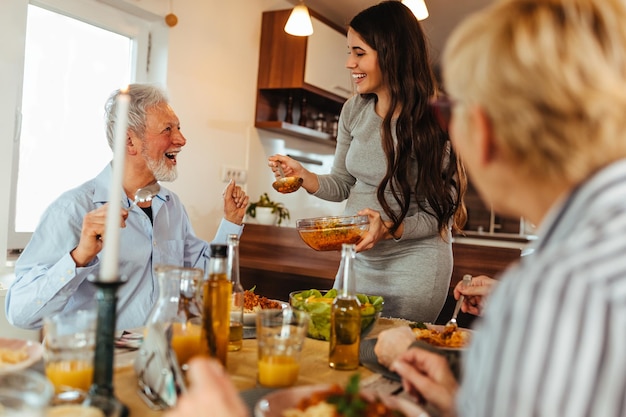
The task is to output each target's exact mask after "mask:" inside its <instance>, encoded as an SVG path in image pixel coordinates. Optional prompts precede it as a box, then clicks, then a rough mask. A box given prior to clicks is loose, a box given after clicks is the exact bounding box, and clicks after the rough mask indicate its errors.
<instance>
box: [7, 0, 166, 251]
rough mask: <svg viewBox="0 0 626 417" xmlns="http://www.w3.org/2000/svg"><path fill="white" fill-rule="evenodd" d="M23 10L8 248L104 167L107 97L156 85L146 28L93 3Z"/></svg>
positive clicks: (35, 0)
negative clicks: (133, 86)
mask: <svg viewBox="0 0 626 417" xmlns="http://www.w3.org/2000/svg"><path fill="white" fill-rule="evenodd" d="M27 8H28V10H27V21H26V27H25V29H24V33H25V46H24V67H23V79H22V80H20V81H21V85H22V89H21V94H18V98H17V102H16V104H15V107H16V109H17V111H16V115H17V117H16V119H17V122H16V134H15V138H16V139H18V142H16V143H14V145H13V160H12V162H13V164H12V174H11V201H10V207H9V219H8V225H9V227H8V233H7V234H8V236H7V248H8V249H21V248H23V247H24V246H25V245H26V243H27V242H28V240H29V239H30V235H31V234H32V232H33V230H34V229H35V227H36V225H37V223H38V220H39V217H40V216H41V214H42V213H43V211H44V210H45V208H46V207H47V206H48V205H49V204H50V203H51V202H52V201H53V200H54V199H55V198H56V197H58V196H59V195H60V194H61V193H62V192H63V191H66V190H68V189H70V188H73V187H75V186H77V185H79V184H81V183H83V182H85V181H87V180H88V179H90V178H93V177H94V176H95V175H97V173H98V172H99V171H100V170H101V169H102V168H103V167H104V166H105V165H106V164H107V163H108V162H109V161H110V159H111V149H110V148H109V147H108V144H107V141H106V136H105V128H104V117H103V116H104V103H105V101H106V99H107V98H108V96H109V94H110V93H111V92H112V91H113V90H115V89H117V88H120V87H123V86H125V85H127V84H129V83H131V82H147V81H150V82H157V83H158V81H161V80H155V79H154V78H152V79H151V78H150V77H149V75H148V68H147V63H148V62H149V61H148V53H149V49H150V45H149V42H150V40H151V36H150V34H151V31H153V30H154V27H153V25H152V24H151V22H149V21H146V20H144V19H141V18H138V17H136V16H132V15H129V14H127V13H124V12H122V11H120V10H117V9H114V8H112V7H110V6H107V5H104V4H101V3H99V2H97V1H95V0H31V1H30V4H28V5H27ZM161 46H162V45H161Z"/></svg>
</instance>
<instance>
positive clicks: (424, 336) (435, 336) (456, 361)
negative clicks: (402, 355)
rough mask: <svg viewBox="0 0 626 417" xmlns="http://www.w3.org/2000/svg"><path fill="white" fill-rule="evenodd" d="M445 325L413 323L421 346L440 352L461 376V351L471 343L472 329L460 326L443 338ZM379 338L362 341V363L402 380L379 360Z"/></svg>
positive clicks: (371, 368)
mask: <svg viewBox="0 0 626 417" xmlns="http://www.w3.org/2000/svg"><path fill="white" fill-rule="evenodd" d="M443 328H444V326H442V325H437V324H431V323H417V324H415V325H411V329H412V330H413V333H414V334H415V340H416V341H418V342H420V346H421V347H422V348H424V349H426V350H430V351H433V352H438V353H440V354H442V355H443V356H445V357H446V359H447V360H448V364H449V365H450V369H451V370H452V373H453V374H454V375H455V377H457V379H458V378H459V377H460V373H461V353H462V352H463V351H464V350H465V347H466V346H467V344H468V343H469V341H470V339H471V336H472V331H471V330H469V329H465V328H462V327H459V328H458V329H457V330H455V331H454V333H452V335H451V336H450V337H449V338H442V337H441V332H442V331H443ZM377 340H378V339H377V338H372V339H365V340H362V341H361V346H360V348H359V359H360V361H361V364H362V365H363V366H364V367H366V368H367V369H369V370H370V371H372V372H376V373H377V374H380V375H382V376H384V377H385V378H387V379H390V380H392V381H401V378H400V375H398V374H396V373H395V372H393V371H391V370H389V369H388V368H387V367H385V366H384V365H382V364H380V363H379V362H378V358H377V356H376V352H374V346H375V345H376V342H377Z"/></svg>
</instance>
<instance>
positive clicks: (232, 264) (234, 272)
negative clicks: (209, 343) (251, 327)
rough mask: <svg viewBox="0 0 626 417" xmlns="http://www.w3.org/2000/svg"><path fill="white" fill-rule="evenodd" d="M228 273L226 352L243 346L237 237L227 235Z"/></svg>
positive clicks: (241, 293)
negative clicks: (229, 285) (228, 331)
mask: <svg viewBox="0 0 626 417" xmlns="http://www.w3.org/2000/svg"><path fill="white" fill-rule="evenodd" d="M227 243H228V271H229V272H230V281H231V282H232V284H233V293H232V297H231V300H230V301H231V304H230V333H229V338H228V350H229V351H231V352H232V351H237V350H240V349H241V346H242V344H243V304H244V301H243V300H244V296H243V295H244V292H243V287H242V286H241V282H240V281H239V236H238V235H235V234H232V235H228V241H227Z"/></svg>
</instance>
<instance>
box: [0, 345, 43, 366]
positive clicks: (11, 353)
mask: <svg viewBox="0 0 626 417" xmlns="http://www.w3.org/2000/svg"><path fill="white" fill-rule="evenodd" d="M42 356H43V346H42V345H41V343H37V342H33V341H30V340H22V339H5V338H2V337H0V373H10V372H15V371H19V370H22V369H25V368H28V367H29V366H31V365H33V364H34V363H35V362H37V361H38V360H39V359H41V357H42Z"/></svg>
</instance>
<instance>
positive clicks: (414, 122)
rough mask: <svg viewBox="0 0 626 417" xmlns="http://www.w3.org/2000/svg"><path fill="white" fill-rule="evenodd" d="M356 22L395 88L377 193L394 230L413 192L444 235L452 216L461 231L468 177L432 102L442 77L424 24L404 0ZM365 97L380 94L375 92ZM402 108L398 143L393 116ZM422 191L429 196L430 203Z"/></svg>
mask: <svg viewBox="0 0 626 417" xmlns="http://www.w3.org/2000/svg"><path fill="white" fill-rule="evenodd" d="M350 27H351V28H352V29H353V30H355V31H356V32H357V33H358V34H359V36H361V38H362V39H363V40H364V41H365V42H366V43H367V44H368V45H369V46H370V47H372V48H373V49H374V50H376V52H377V53H378V65H379V66H380V69H381V72H382V75H383V82H385V83H386V84H387V86H388V87H389V90H390V93H391V94H390V95H391V106H390V108H389V111H388V112H387V114H386V115H385V116H384V118H383V123H382V127H381V130H382V132H381V135H382V146H383V150H384V152H385V155H386V157H387V172H386V174H385V177H384V178H383V180H382V181H381V183H380V184H379V185H378V189H377V192H376V195H377V198H378V201H379V202H380V204H381V206H382V207H383V210H384V211H385V214H386V215H387V216H388V217H389V219H391V220H392V221H393V226H392V227H391V228H390V229H389V230H390V232H391V233H392V234H394V233H395V232H396V230H397V229H398V227H399V226H400V224H401V223H402V221H403V220H404V218H405V217H406V216H407V213H408V210H409V205H410V198H411V192H412V191H413V192H414V193H415V196H416V199H417V203H418V205H419V207H420V209H422V210H424V211H426V212H427V213H429V214H430V215H432V216H434V217H435V218H436V219H437V224H438V229H439V233H440V234H441V235H442V236H445V235H447V230H448V227H449V224H450V220H451V219H452V225H453V227H454V229H455V230H460V228H461V227H463V225H464V224H465V221H466V218H467V212H466V210H465V205H464V204H463V196H464V194H465V190H466V187H467V177H466V175H465V170H464V169H463V166H462V164H461V163H460V161H459V160H458V159H457V157H456V155H455V153H454V152H453V151H452V149H451V148H450V141H449V138H448V135H447V133H446V132H444V131H443V130H442V129H441V128H440V127H439V125H438V123H437V120H436V118H435V117H434V115H433V113H432V111H431V110H430V108H429V106H428V101H429V99H430V98H431V97H433V96H435V94H436V91H437V82H436V79H435V76H434V73H433V70H432V67H431V63H430V60H429V54H428V49H427V45H426V38H425V35H424V32H423V30H422V27H421V25H420V24H419V22H418V21H417V19H416V18H415V16H414V15H413V13H412V12H411V11H410V10H409V9H408V8H407V7H406V6H404V5H403V4H402V3H401V2H399V1H383V2H381V3H379V4H377V5H375V6H372V7H370V8H368V9H365V10H363V11H362V12H360V13H359V14H358V15H356V16H355V17H354V18H353V19H352V21H351V22H350ZM364 97H366V98H369V99H373V100H375V99H376V96H375V95H374V94H370V95H367V94H366V95H364ZM398 108H400V114H399V116H398V120H397V122H396V137H397V145H396V144H394V140H393V135H392V117H393V115H394V113H395V112H396V109H398ZM448 155H449V158H448ZM413 159H415V160H416V161H417V167H418V172H417V181H416V185H415V189H414V190H411V185H410V181H407V178H410V175H411V167H412V163H411V161H412V160H413ZM386 189H389V190H390V191H391V193H392V195H393V198H394V199H395V201H396V202H397V203H398V204H399V206H400V208H401V211H400V213H396V212H394V211H393V210H392V209H391V207H390V205H389V203H388V202H387V201H386V199H385V190H386ZM419 196H424V198H425V199H426V201H427V202H428V206H429V207H426V206H425V204H424V203H423V202H422V201H420V198H419Z"/></svg>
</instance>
